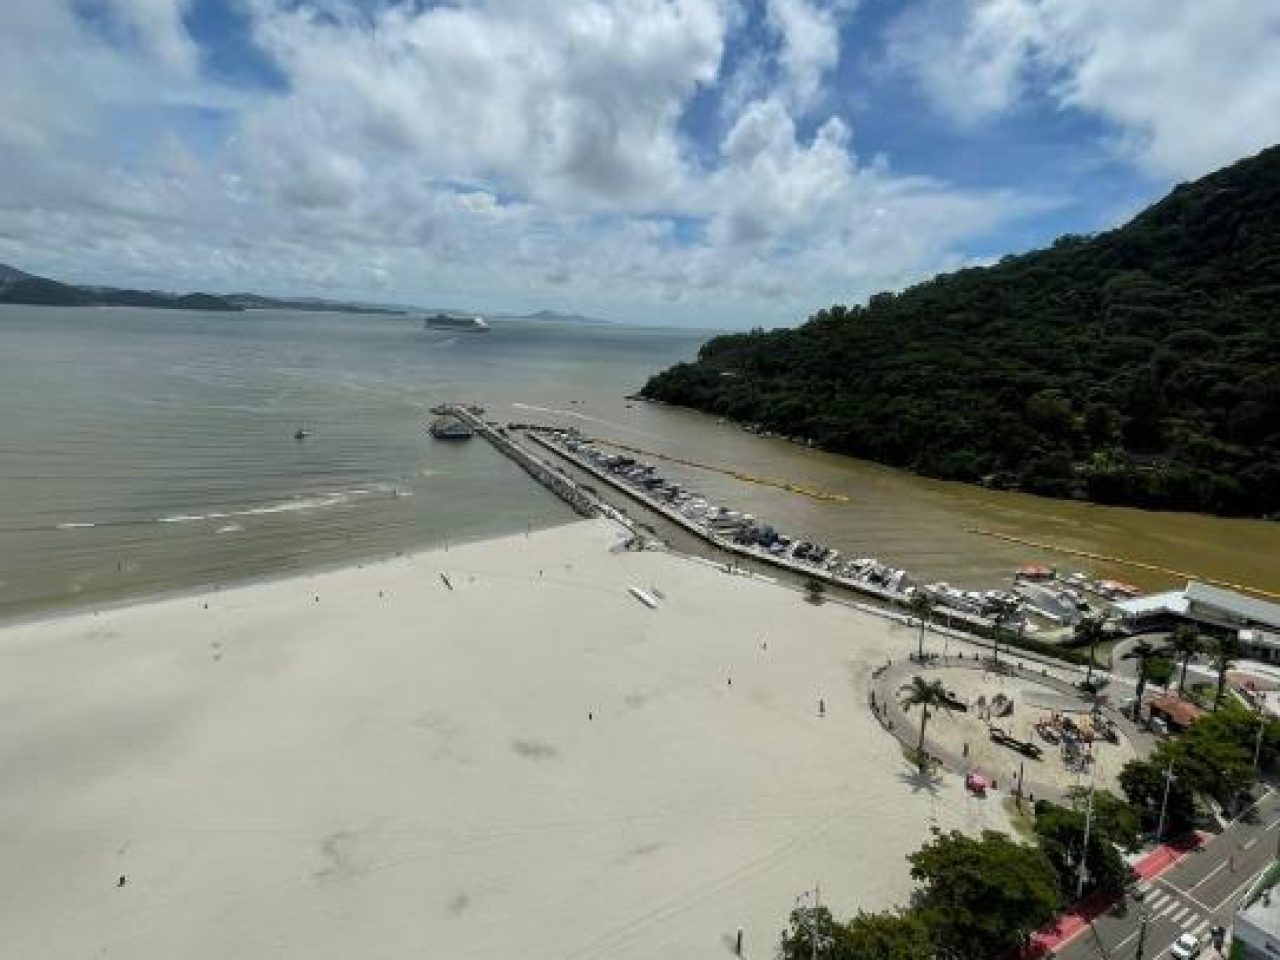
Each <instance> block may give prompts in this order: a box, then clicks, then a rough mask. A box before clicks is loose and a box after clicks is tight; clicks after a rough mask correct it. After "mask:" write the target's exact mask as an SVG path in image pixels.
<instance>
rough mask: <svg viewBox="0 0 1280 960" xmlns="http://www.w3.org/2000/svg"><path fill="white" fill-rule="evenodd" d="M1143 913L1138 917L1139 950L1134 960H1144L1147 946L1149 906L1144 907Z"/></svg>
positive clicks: (1144, 905) (1142, 908)
mask: <svg viewBox="0 0 1280 960" xmlns="http://www.w3.org/2000/svg"><path fill="white" fill-rule="evenodd" d="M1140 909H1141V913H1139V915H1138V950H1137V952H1136V953H1134V955H1133V960H1142V957H1143V952H1144V950H1145V949H1146V946H1147V905H1146V904H1145V903H1144V904H1143V905H1142V907H1141V908H1140Z"/></svg>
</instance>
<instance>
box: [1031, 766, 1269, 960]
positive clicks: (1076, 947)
mask: <svg viewBox="0 0 1280 960" xmlns="http://www.w3.org/2000/svg"><path fill="white" fill-rule="evenodd" d="M1277 858H1280V794H1277V793H1276V792H1274V791H1270V792H1268V793H1267V795H1266V796H1265V797H1263V798H1262V800H1260V801H1259V802H1258V803H1257V804H1256V805H1255V806H1254V807H1253V808H1251V809H1250V810H1248V811H1246V813H1245V814H1244V815H1243V816H1242V817H1241V818H1240V819H1238V820H1236V821H1234V822H1233V823H1232V824H1231V826H1230V827H1228V828H1227V830H1226V831H1224V832H1223V833H1221V834H1219V835H1218V836H1216V837H1214V838H1212V839H1211V840H1210V841H1209V842H1208V843H1207V844H1206V845H1205V846H1203V847H1201V848H1200V849H1199V850H1196V851H1194V852H1192V853H1189V854H1187V855H1186V856H1185V857H1183V858H1182V859H1181V860H1179V861H1178V862H1177V863H1176V864H1175V865H1174V866H1173V867H1171V868H1170V869H1168V870H1166V871H1165V872H1164V873H1163V874H1162V875H1160V876H1159V877H1156V878H1154V879H1151V880H1146V881H1143V882H1142V883H1140V884H1139V885H1138V890H1139V891H1140V896H1141V898H1142V899H1141V902H1139V901H1138V900H1137V899H1136V898H1134V897H1128V898H1126V900H1125V901H1124V902H1123V903H1121V904H1118V905H1117V906H1116V907H1115V908H1113V909H1112V910H1111V911H1110V912H1108V913H1104V914H1102V915H1101V916H1100V917H1098V918H1097V919H1096V920H1094V922H1093V924H1092V926H1091V927H1089V928H1086V929H1085V930H1084V931H1083V932H1082V933H1080V934H1079V935H1078V936H1077V937H1076V938H1075V939H1074V940H1072V941H1071V942H1070V943H1068V944H1066V945H1065V946H1063V947H1062V948H1060V949H1059V950H1057V951H1056V952H1055V954H1054V956H1055V957H1057V958H1060V960H1097V958H1106V960H1132V958H1134V957H1137V956H1138V934H1139V926H1140V917H1141V915H1142V912H1143V911H1144V910H1145V912H1146V914H1147V920H1148V922H1147V932H1146V938H1145V945H1144V949H1143V952H1142V957H1143V958H1144V960H1156V958H1160V960H1164V958H1167V957H1168V956H1169V947H1170V946H1172V945H1173V942H1174V941H1175V940H1176V939H1177V938H1178V936H1179V935H1181V934H1183V933H1191V934H1194V935H1195V936H1197V937H1199V938H1200V940H1201V942H1202V943H1205V944H1206V946H1205V951H1204V953H1203V954H1202V956H1204V957H1207V958H1212V960H1216V958H1217V956H1218V955H1217V952H1216V951H1215V950H1213V949H1212V947H1209V946H1208V945H1207V944H1208V933H1209V930H1210V929H1211V928H1212V927H1213V926H1215V925H1216V924H1222V925H1223V926H1225V927H1230V925H1231V920H1232V916H1233V915H1234V913H1235V910H1236V907H1237V906H1238V905H1239V903H1240V901H1241V899H1242V898H1243V897H1244V895H1245V893H1246V892H1247V891H1248V890H1249V887H1250V886H1251V885H1252V884H1253V882H1254V881H1255V880H1256V879H1257V878H1258V876H1259V875H1261V874H1262V872H1263V871H1264V870H1266V869H1267V868H1268V867H1269V866H1271V864H1272V863H1273V862H1274V861H1275V860H1276V859H1277Z"/></svg>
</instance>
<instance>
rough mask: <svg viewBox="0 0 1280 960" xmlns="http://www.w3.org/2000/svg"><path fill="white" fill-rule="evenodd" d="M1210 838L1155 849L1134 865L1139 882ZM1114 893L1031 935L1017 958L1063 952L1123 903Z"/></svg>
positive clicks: (1034, 959) (1023, 959)
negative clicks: (1100, 917)
mask: <svg viewBox="0 0 1280 960" xmlns="http://www.w3.org/2000/svg"><path fill="white" fill-rule="evenodd" d="M1207 839H1208V837H1207V835H1206V834H1203V833H1193V834H1190V835H1189V836H1187V837H1184V838H1182V839H1180V840H1175V841H1173V842H1172V843H1166V844H1164V845H1162V846H1159V847H1157V848H1156V849H1155V850H1152V851H1151V852H1150V853H1148V854H1147V855H1146V856H1145V857H1143V858H1142V859H1141V860H1139V861H1138V862H1137V863H1135V864H1134V865H1133V872H1134V874H1135V875H1136V876H1137V877H1138V879H1139V880H1152V879H1154V878H1156V877H1158V876H1159V875H1160V874H1162V873H1164V872H1165V871H1166V870H1168V869H1169V868H1170V867H1172V866H1173V865H1174V864H1175V863H1177V862H1178V861H1179V860H1181V859H1182V858H1183V857H1185V856H1186V855H1187V854H1188V853H1190V852H1191V851H1193V850H1199V849H1200V848H1201V847H1203V846H1204V844H1205V842H1206V840H1207ZM1119 899H1120V898H1119V897H1118V896H1115V895H1114V894H1094V895H1093V896H1092V897H1087V898H1085V899H1084V900H1081V901H1080V902H1079V903H1077V904H1075V905H1074V906H1073V907H1072V908H1071V909H1070V910H1068V911H1067V912H1065V913H1063V914H1060V915H1059V916H1058V918H1057V919H1056V920H1055V921H1054V922H1053V923H1051V924H1049V925H1048V926H1046V927H1043V928H1041V929H1040V930H1037V931H1036V932H1035V933H1033V934H1032V935H1031V943H1030V944H1029V945H1028V946H1027V947H1026V949H1024V950H1023V951H1022V952H1021V953H1019V954H1018V955H1017V956H1018V958H1019V960H1039V958H1041V957H1044V956H1046V955H1048V954H1050V953H1052V952H1053V951H1055V950H1060V949H1062V947H1063V946H1065V945H1066V944H1067V943H1068V942H1069V941H1071V940H1073V939H1075V937H1077V936H1078V935H1079V934H1080V932H1081V931H1082V930H1084V929H1085V928H1086V927H1087V926H1089V924H1090V922H1091V921H1092V920H1094V918H1096V917H1098V916H1100V915H1101V914H1103V913H1105V912H1106V911H1107V910H1110V909H1111V907H1112V905H1113V904H1115V903H1116V902H1117V901H1119Z"/></svg>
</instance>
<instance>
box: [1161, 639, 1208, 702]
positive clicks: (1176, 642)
mask: <svg viewBox="0 0 1280 960" xmlns="http://www.w3.org/2000/svg"><path fill="white" fill-rule="evenodd" d="M1168 649H1169V652H1170V653H1173V654H1176V655H1177V658H1178V662H1179V663H1181V664H1182V672H1181V673H1180V674H1179V675H1178V693H1179V694H1183V693H1185V692H1186V689H1187V665H1188V664H1190V663H1191V661H1192V660H1193V659H1194V658H1195V656H1196V654H1198V653H1200V652H1201V651H1203V650H1204V641H1203V640H1202V639H1201V638H1200V634H1199V632H1197V630H1196V628H1195V627H1192V626H1189V625H1187V624H1183V625H1182V626H1180V627H1178V628H1177V629H1176V630H1174V631H1173V636H1171V637H1170V638H1169V647H1168Z"/></svg>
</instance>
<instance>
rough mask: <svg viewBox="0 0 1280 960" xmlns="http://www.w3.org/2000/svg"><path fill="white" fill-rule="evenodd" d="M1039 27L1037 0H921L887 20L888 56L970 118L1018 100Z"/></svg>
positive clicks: (953, 114)
mask: <svg viewBox="0 0 1280 960" xmlns="http://www.w3.org/2000/svg"><path fill="white" fill-rule="evenodd" d="M1041 32H1042V31H1041V24H1040V10H1039V4H1038V2H1037V0H923V2H920V3H918V4H917V5H916V6H914V7H909V8H908V9H907V11H906V12H905V13H904V14H903V15H902V16H901V17H899V18H898V20H897V21H896V22H895V23H894V24H893V26H892V28H891V29H890V31H889V44H888V50H887V56H888V58H889V61H890V63H892V64H893V65H895V66H896V67H898V68H899V69H902V70H905V71H906V72H909V73H910V74H912V75H913V76H914V77H915V79H916V81H917V82H918V83H919V84H920V86H921V88H922V90H923V91H924V93H925V95H926V96H927V97H929V98H930V99H931V100H932V101H933V102H934V103H935V104H936V105H937V106H938V108H939V109H940V110H941V111H942V112H943V113H944V114H945V115H946V116H947V117H948V118H949V119H951V120H952V121H954V122H956V123H958V124H960V125H970V124H973V123H976V122H978V121H980V120H985V119H987V118H989V117H991V116H993V115H995V114H997V113H1000V112H1001V111H1004V110H1006V109H1008V108H1009V107H1010V106H1011V105H1012V104H1013V103H1014V102H1015V101H1016V100H1017V98H1018V96H1019V95H1020V93H1021V92H1022V90H1023V87H1024V83H1025V79H1026V75H1027V73H1028V71H1029V70H1030V69H1031V67H1032V63H1033V60H1034V57H1035V52H1036V43H1037V41H1038V40H1039V38H1040V36H1041Z"/></svg>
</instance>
